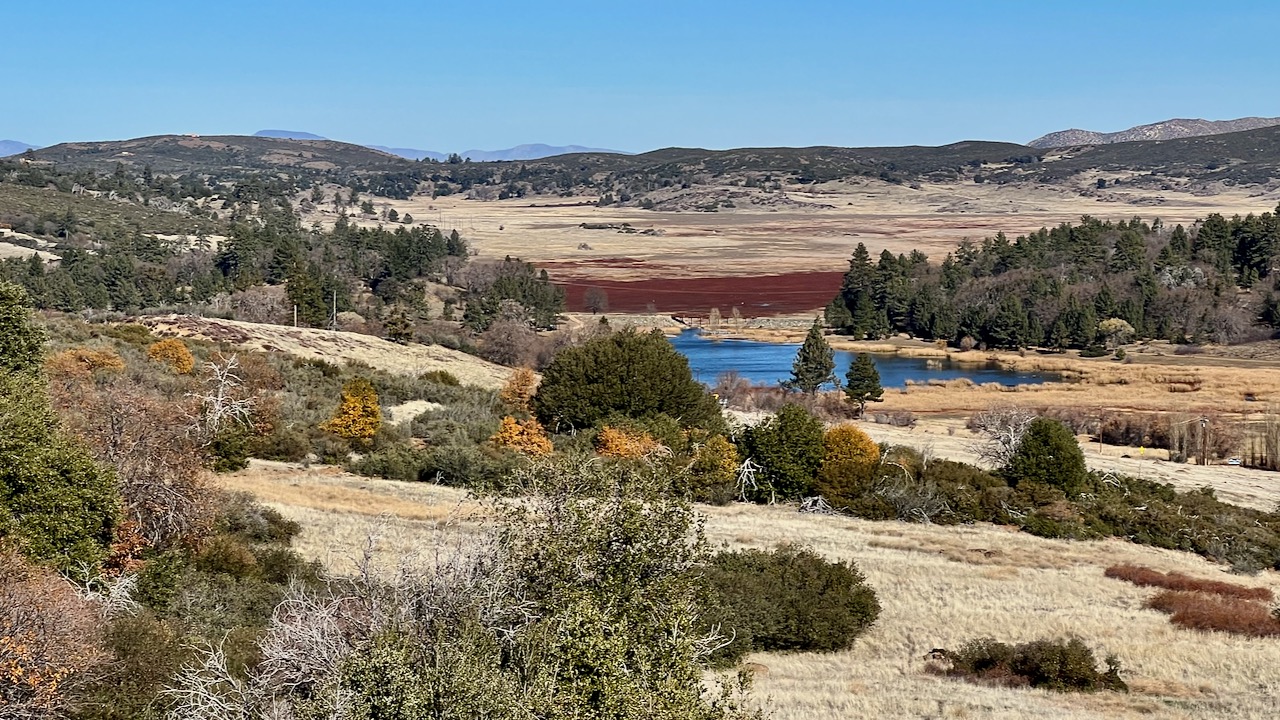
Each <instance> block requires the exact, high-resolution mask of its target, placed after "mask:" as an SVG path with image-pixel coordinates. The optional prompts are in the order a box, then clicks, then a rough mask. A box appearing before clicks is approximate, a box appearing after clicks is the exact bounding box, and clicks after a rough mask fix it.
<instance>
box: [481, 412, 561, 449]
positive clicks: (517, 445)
mask: <svg viewBox="0 0 1280 720" xmlns="http://www.w3.org/2000/svg"><path fill="white" fill-rule="evenodd" d="M489 439H490V440H491V441H492V442H493V444H495V445H497V446H498V447H504V448H509V449H511V450H515V451H516V452H518V453H522V454H524V455H531V456H533V457H542V456H544V455H550V454H551V452H552V450H554V449H555V448H554V447H553V446H552V445H551V439H550V438H548V437H547V433H546V431H545V430H543V428H542V423H540V422H538V421H537V420H536V419H534V418H530V419H528V420H525V421H524V422H520V421H518V420H516V419H515V418H513V417H511V416H510V415H508V416H506V417H504V418H502V426H501V427H499V428H498V432H496V433H494V435H493V437H491V438H489Z"/></svg>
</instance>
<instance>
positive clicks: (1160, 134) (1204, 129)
mask: <svg viewBox="0 0 1280 720" xmlns="http://www.w3.org/2000/svg"><path fill="white" fill-rule="evenodd" d="M1273 125H1280V118H1263V117H1247V118H1239V119H1237V120H1200V119H1198V118H1197V119H1186V118H1177V119H1174V120H1163V121H1161V122H1156V123H1150V124H1147V125H1138V126H1136V127H1131V128H1129V129H1128V130H1121V131H1119V132H1112V133H1101V132H1094V131H1092V130H1079V129H1076V128H1072V129H1070V130H1059V131H1058V132H1051V133H1049V134H1048V135H1043V136H1041V137H1038V138H1036V139H1035V140H1032V141H1031V142H1029V143H1027V145H1028V146H1029V147H1033V148H1054V147H1073V146H1078V145H1107V144H1110V143H1120V142H1134V141H1138V140H1174V139H1177V138H1185V137H1199V136H1202V135H1222V134H1224V133H1233V132H1240V131H1242V130H1256V129H1258V128H1264V127H1271V126H1273Z"/></svg>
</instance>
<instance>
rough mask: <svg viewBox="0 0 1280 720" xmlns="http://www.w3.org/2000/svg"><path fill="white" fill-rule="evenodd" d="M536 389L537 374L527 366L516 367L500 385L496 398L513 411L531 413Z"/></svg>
mask: <svg viewBox="0 0 1280 720" xmlns="http://www.w3.org/2000/svg"><path fill="white" fill-rule="evenodd" d="M537 390H538V375H537V374H536V373H535V372H533V371H532V370H530V369H529V368H527V367H521V368H516V369H515V372H513V373H511V377H509V378H507V384H506V385H503V386H502V392H501V393H499V395H498V398H499V399H500V400H502V402H503V404H505V405H506V406H507V407H509V408H511V409H512V410H514V411H515V412H518V413H523V414H526V415H527V414H531V413H532V412H533V406H532V405H531V401H532V400H533V394H534V393H535V392H537Z"/></svg>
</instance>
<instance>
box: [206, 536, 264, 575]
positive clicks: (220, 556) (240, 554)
mask: <svg viewBox="0 0 1280 720" xmlns="http://www.w3.org/2000/svg"><path fill="white" fill-rule="evenodd" d="M195 566H196V568H197V569H199V570H200V571H201V572H206V573H222V574H225V575H230V576H232V577H237V578H243V577H256V576H258V575H259V574H260V573H259V568H258V558H256V557H254V555H253V550H252V549H250V548H249V546H248V545H247V544H246V543H245V542H244V541H242V540H240V539H239V538H236V537H232V536H230V535H216V536H214V537H213V538H210V539H209V540H208V541H206V542H205V545H204V547H203V548H201V549H200V552H199V554H197V555H196V557H195Z"/></svg>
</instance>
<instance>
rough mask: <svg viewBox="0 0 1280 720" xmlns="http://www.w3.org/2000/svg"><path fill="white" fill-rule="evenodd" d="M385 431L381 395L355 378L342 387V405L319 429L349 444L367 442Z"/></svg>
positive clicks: (361, 380)
mask: <svg viewBox="0 0 1280 720" xmlns="http://www.w3.org/2000/svg"><path fill="white" fill-rule="evenodd" d="M381 427H382V408H381V407H379V405H378V393H377V391H375V390H374V389H373V385H371V384H370V383H369V381H368V380H364V379H362V378H356V379H355V380H352V381H350V382H348V383H347V384H346V385H343V386H342V404H341V405H339V406H338V410H337V412H335V413H334V414H333V417H332V418H330V419H329V420H327V421H326V422H324V423H322V424H321V425H320V429H321V430H324V431H326V432H331V433H333V434H334V435H337V436H338V437H343V438H346V439H348V440H357V441H360V442H368V441H370V440H372V439H373V436H374V435H377V434H378V429H379V428H381Z"/></svg>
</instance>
